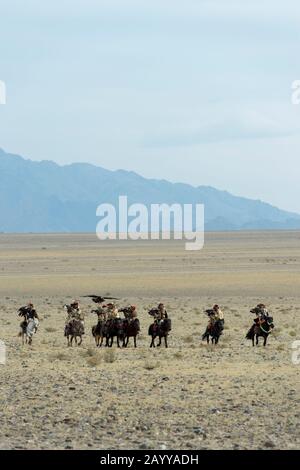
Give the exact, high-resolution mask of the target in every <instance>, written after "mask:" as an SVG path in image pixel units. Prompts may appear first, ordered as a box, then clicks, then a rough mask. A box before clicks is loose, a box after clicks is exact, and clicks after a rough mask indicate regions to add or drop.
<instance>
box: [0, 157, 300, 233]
mask: <svg viewBox="0 0 300 470" xmlns="http://www.w3.org/2000/svg"><path fill="white" fill-rule="evenodd" d="M119 195H127V197H128V203H129V204H132V203H134V202H139V203H143V204H145V205H147V206H149V205H150V204H151V203H159V204H161V203H166V204H172V203H180V204H184V203H189V204H196V203H203V204H205V228H206V230H211V231H220V230H224V231H225V230H261V229H264V230H265V229H299V228H300V215H299V214H296V213H292V212H287V211H284V210H280V209H278V208H277V207H274V206H272V205H270V204H267V203H265V202H262V201H259V200H252V199H247V198H244V197H237V196H234V195H232V194H230V193H229V192H227V191H220V190H218V189H215V188H213V187H210V186H198V187H194V186H191V185H188V184H183V183H171V182H169V181H166V180H158V179H147V178H144V177H142V176H140V175H138V174H137V173H134V172H132V171H125V170H117V171H110V170H106V169H104V168H101V167H98V166H94V165H91V164H88V163H73V164H71V165H65V166H60V165H58V164H56V163H54V162H52V161H41V162H36V161H31V160H28V159H24V158H23V157H21V156H18V155H12V154H9V153H6V152H5V151H4V150H2V149H0V231H1V232H94V231H95V228H96V224H97V222H98V220H99V219H98V218H97V217H96V208H97V206H98V205H99V204H100V203H102V202H105V203H112V204H116V203H117V201H118V197H119Z"/></svg>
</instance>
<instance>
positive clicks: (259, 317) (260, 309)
mask: <svg viewBox="0 0 300 470" xmlns="http://www.w3.org/2000/svg"><path fill="white" fill-rule="evenodd" d="M250 313H254V314H255V318H254V319H253V324H252V325H251V328H250V329H249V331H248V333H247V335H246V338H248V339H251V338H252V335H253V332H254V328H255V326H256V325H261V324H262V323H264V322H265V321H266V320H267V319H268V317H269V312H268V309H267V307H266V306H265V304H262V303H260V304H257V306H256V307H254V308H252V309H251V310H250Z"/></svg>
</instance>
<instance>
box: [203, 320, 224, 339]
mask: <svg viewBox="0 0 300 470" xmlns="http://www.w3.org/2000/svg"><path fill="white" fill-rule="evenodd" d="M223 329H224V326H223V323H222V322H221V320H217V321H215V322H214V323H212V324H211V325H208V326H207V328H206V330H205V333H204V334H203V335H202V341H204V340H205V339H206V341H207V344H209V338H210V337H211V343H212V344H218V342H219V338H220V336H221V334H222V331H223Z"/></svg>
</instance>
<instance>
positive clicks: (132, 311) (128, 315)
mask: <svg viewBox="0 0 300 470" xmlns="http://www.w3.org/2000/svg"><path fill="white" fill-rule="evenodd" d="M119 312H122V313H123V314H124V317H125V320H128V322H129V323H130V322H132V321H133V320H135V319H136V318H137V308H136V306H135V305H129V306H128V307H124V308H120V309H119Z"/></svg>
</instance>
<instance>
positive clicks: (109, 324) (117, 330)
mask: <svg viewBox="0 0 300 470" xmlns="http://www.w3.org/2000/svg"><path fill="white" fill-rule="evenodd" d="M103 333H104V336H105V337H106V344H105V346H106V347H109V348H111V347H112V345H113V342H114V337H115V336H116V338H117V345H118V348H120V340H123V342H124V327H123V321H122V319H121V318H112V319H110V320H107V321H106V322H105V325H104V330H103Z"/></svg>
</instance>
